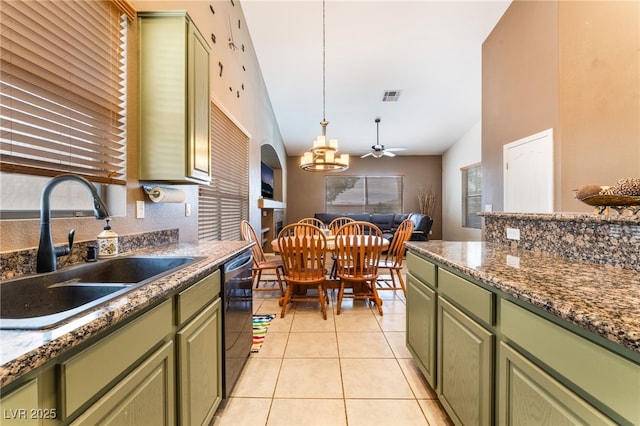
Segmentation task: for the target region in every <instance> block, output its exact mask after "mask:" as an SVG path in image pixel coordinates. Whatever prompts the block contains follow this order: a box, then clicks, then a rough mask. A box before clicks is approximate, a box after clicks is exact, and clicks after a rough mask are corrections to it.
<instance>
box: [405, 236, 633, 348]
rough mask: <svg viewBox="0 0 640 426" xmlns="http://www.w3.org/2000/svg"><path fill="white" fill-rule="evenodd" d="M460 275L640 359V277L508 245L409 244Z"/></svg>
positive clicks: (621, 270)
mask: <svg viewBox="0 0 640 426" xmlns="http://www.w3.org/2000/svg"><path fill="white" fill-rule="evenodd" d="M407 247H408V248H409V249H410V250H412V251H414V252H415V253H418V254H420V255H422V256H424V257H426V258H428V259H432V260H434V261H436V262H440V263H442V264H443V265H446V266H449V267H451V268H452V269H455V270H458V271H460V272H462V273H464V274H466V275H469V276H470V277H472V278H474V279H476V280H479V281H481V282H483V283H486V284H487V285H489V286H491V287H494V288H496V289H498V290H500V291H503V292H504V293H507V294H509V295H511V296H513V297H516V298H518V299H520V300H523V301H525V302H528V303H530V304H532V305H534V306H536V307H538V308H541V309H543V310H545V311H547V312H549V313H551V314H553V315H555V316H557V317H559V318H562V319H564V320H566V321H569V322H570V323H573V324H575V325H577V326H579V327H581V328H584V329H586V330H589V331H591V332H593V333H596V334H597V335H600V336H602V337H604V338H605V339H607V340H610V341H612V342H614V343H617V344H620V345H622V346H623V347H624V348H627V349H629V350H631V351H633V352H635V353H640V273H638V272H637V271H634V270H629V269H622V268H617V267H611V266H602V265H594V264H589V263H581V262H578V261H575V260H569V259H565V258H562V257H559V256H557V255H549V254H544V253H541V252H536V251H532V250H526V249H518V248H509V247H507V246H505V245H504V244H498V243H484V242H450V241H429V242H414V241H412V242H408V243H407Z"/></svg>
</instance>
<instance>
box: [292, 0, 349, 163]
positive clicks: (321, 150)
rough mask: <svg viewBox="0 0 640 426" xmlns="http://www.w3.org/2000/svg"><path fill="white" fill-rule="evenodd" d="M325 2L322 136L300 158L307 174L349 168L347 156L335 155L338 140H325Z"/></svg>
mask: <svg viewBox="0 0 640 426" xmlns="http://www.w3.org/2000/svg"><path fill="white" fill-rule="evenodd" d="M325 80H326V71H325V2H324V0H323V1H322V121H321V122H320V125H321V126H322V134H321V135H320V136H318V138H317V139H316V140H315V141H314V142H313V147H312V148H311V150H310V151H307V152H305V153H304V154H303V155H302V157H301V158H300V168H301V169H302V170H306V171H308V172H330V171H343V170H347V169H348V168H349V155H348V154H341V155H336V152H337V151H338V140H337V139H330V140H328V139H327V124H329V122H328V121H327V120H326V118H325V117H326V115H325V97H326V96H325Z"/></svg>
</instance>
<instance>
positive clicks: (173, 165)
mask: <svg viewBox="0 0 640 426" xmlns="http://www.w3.org/2000/svg"><path fill="white" fill-rule="evenodd" d="M138 28H139V54H140V63H139V70H140V75H139V89H140V141H139V145H140V152H139V154H140V155H139V165H140V167H139V172H140V176H139V178H140V180H156V181H168V182H175V183H206V182H209V181H210V180H211V124H210V123H211V112H210V110H211V105H210V87H209V53H210V48H209V45H208V44H207V42H206V41H205V39H204V38H203V37H202V35H201V34H200V32H199V31H198V29H197V28H196V26H195V25H194V23H193V21H192V20H191V19H190V18H189V15H188V14H187V13H186V12H140V13H138Z"/></svg>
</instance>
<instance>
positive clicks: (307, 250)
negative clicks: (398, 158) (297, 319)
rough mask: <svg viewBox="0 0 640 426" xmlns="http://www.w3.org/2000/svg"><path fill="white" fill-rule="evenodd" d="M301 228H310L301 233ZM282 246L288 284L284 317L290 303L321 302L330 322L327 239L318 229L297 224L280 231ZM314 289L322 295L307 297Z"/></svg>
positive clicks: (279, 239)
mask: <svg viewBox="0 0 640 426" xmlns="http://www.w3.org/2000/svg"><path fill="white" fill-rule="evenodd" d="M300 227H306V228H307V229H305V230H304V232H301V229H300ZM278 247H279V248H280V256H281V257H282V262H283V264H284V272H285V273H284V280H285V281H286V282H287V290H286V291H285V293H284V300H283V302H282V312H281V313H280V317H282V318H284V316H285V313H286V310H287V306H288V304H289V302H295V301H310V300H318V302H320V310H321V312H322V317H323V318H324V319H325V320H326V319H327V308H326V304H328V303H329V299H328V297H327V290H326V287H325V279H326V274H327V270H326V269H325V257H326V256H325V251H326V250H327V237H326V236H325V235H324V233H323V232H322V231H321V230H320V228H318V227H317V226H314V225H310V224H301V223H294V224H291V225H287V226H285V227H284V228H283V229H282V231H280V234H279V235H278ZM314 288H315V289H316V290H317V292H318V295H317V296H316V297H313V296H310V295H307V290H309V289H314Z"/></svg>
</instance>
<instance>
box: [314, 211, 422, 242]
mask: <svg viewBox="0 0 640 426" xmlns="http://www.w3.org/2000/svg"><path fill="white" fill-rule="evenodd" d="M314 217H315V218H316V219H320V220H321V221H322V222H323V223H324V224H325V225H328V224H329V223H330V222H331V221H332V220H333V219H335V218H337V217H350V218H352V219H353V220H359V221H365V222H371V223H373V224H374V225H376V226H377V227H378V228H380V230H381V231H382V233H383V234H384V236H385V238H388V239H392V238H393V234H394V233H395V231H396V229H398V226H399V225H400V224H401V223H402V221H403V220H405V219H411V221H412V222H413V234H412V235H411V241H427V240H428V239H429V232H430V231H431V227H432V226H433V219H432V218H431V217H429V216H427V215H424V214H420V213H405V214H393V213H316V214H315V215H314Z"/></svg>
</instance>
